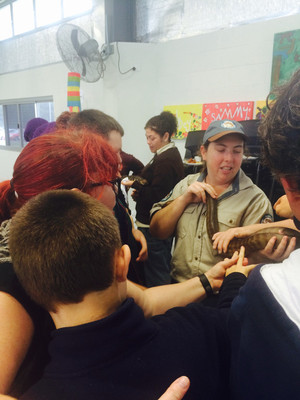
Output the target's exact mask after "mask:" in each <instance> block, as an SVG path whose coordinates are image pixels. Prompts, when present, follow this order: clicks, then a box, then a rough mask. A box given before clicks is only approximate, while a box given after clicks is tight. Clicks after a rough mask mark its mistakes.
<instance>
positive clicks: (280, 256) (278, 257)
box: [255, 236, 296, 262]
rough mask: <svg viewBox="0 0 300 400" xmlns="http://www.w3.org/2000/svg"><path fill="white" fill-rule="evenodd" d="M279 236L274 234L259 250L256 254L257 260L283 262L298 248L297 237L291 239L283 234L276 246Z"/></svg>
mask: <svg viewBox="0 0 300 400" xmlns="http://www.w3.org/2000/svg"><path fill="white" fill-rule="evenodd" d="M276 242H277V238H276V236H273V237H272V238H271V239H270V240H269V241H268V243H267V245H266V247H265V248H264V249H263V250H261V251H259V252H257V254H256V255H255V261H256V260H259V262H268V261H270V260H272V261H275V262H281V261H283V260H285V259H286V258H288V257H289V255H290V254H291V252H292V251H294V250H295V248H296V238H295V237H293V238H291V239H289V238H288V237H287V236H283V238H282V239H281V241H280V243H279V244H278V246H277V247H275V246H276Z"/></svg>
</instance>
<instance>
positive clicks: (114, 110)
mask: <svg viewBox="0 0 300 400" xmlns="http://www.w3.org/2000/svg"><path fill="white" fill-rule="evenodd" d="M299 25H300V14H298V15H296V16H290V17H285V18H280V19H277V20H270V21H266V22H259V23H256V24H251V25H244V26H240V27H235V28H231V29H228V30H222V31H218V32H212V33H208V34H203V35H200V36H196V37H192V38H188V39H182V40H176V41H170V42H165V43H159V44H147V43H119V51H120V68H121V70H122V71H126V70H128V69H129V68H131V67H133V66H135V67H136V71H131V72H129V73H128V74H125V75H122V74H120V73H119V71H118V54H117V51H116V45H114V54H113V55H111V56H110V57H109V58H108V60H107V61H106V72H105V76H104V79H101V80H100V81H98V82H96V83H86V82H81V93H82V95H83V99H82V106H83V108H98V109H101V110H103V111H105V112H107V113H110V114H111V115H113V116H114V117H115V118H117V119H118V120H119V122H120V123H121V124H122V125H123V127H124V129H125V136H124V140H123V143H124V144H123V148H124V150H125V151H127V152H130V153H133V154H134V155H135V156H136V157H138V158H140V159H141V160H142V161H143V162H147V161H148V160H149V159H150V158H151V153H150V151H149V150H148V147H147V144H146V141H145V137H144V129H143V127H144V125H145V122H146V121H147V120H148V119H149V118H150V117H152V116H153V115H156V114H158V113H159V112H161V111H162V108H163V106H164V105H171V104H193V103H210V102H223V101H247V100H248V101H255V100H264V99H265V98H266V96H267V94H268V92H269V88H270V78H271V67H272V52H273V39H274V34H275V33H277V32H284V31H288V30H294V29H298V28H299ZM67 72H68V71H67V68H66V67H65V65H64V64H63V63H60V64H54V65H51V66H47V67H43V68H37V69H33V70H27V71H23V72H18V73H13V74H6V75H0V100H1V99H18V98H24V97H35V96H49V95H52V96H53V99H54V107H55V115H56V116H58V115H59V114H60V113H61V112H62V111H64V110H66V109H67V107H66V91H67ZM176 144H177V145H178V148H179V149H180V151H181V154H182V155H183V154H184V141H180V140H177V141H176ZM14 159H15V152H11V151H4V150H0V179H4V178H9V177H10V176H11V172H12V164H13V162H14Z"/></svg>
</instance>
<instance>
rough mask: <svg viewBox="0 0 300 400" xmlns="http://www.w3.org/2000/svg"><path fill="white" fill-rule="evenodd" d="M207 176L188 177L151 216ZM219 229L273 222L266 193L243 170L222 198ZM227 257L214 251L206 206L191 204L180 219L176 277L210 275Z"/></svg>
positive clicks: (183, 278)
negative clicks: (214, 267) (207, 226)
mask: <svg viewBox="0 0 300 400" xmlns="http://www.w3.org/2000/svg"><path fill="white" fill-rule="evenodd" d="M204 178H205V174H203V173H202V174H199V173H198V174H194V175H188V176H187V177H186V178H185V179H183V180H182V181H180V182H179V183H178V184H177V185H176V186H175V187H174V189H173V191H172V192H171V193H170V194H169V195H168V196H167V197H165V198H164V199H163V200H162V201H160V202H159V203H156V204H154V205H153V207H152V209H151V213H150V214H151V215H153V214H154V213H155V212H156V211H159V210H160V209H161V208H162V207H163V205H164V203H165V202H166V201H171V200H175V199H176V198H177V197H179V196H180V195H182V194H183V193H184V192H185V191H186V190H187V188H188V186H189V185H190V184H191V183H193V182H195V181H196V180H199V181H203V180H204ZM218 220H219V230H220V231H226V230H227V229H229V228H234V227H237V226H244V225H251V224H256V223H262V222H264V221H265V220H268V222H270V221H272V220H273V209H272V206H271V203H270V201H269V200H268V198H267V196H266V195H265V194H264V192H263V191H262V190H261V189H259V188H258V187H257V186H256V185H255V184H254V183H253V182H252V180H251V179H250V178H249V177H247V176H246V175H245V173H244V172H243V171H242V170H240V171H239V173H238V174H237V176H236V178H235V179H234V181H233V183H232V184H231V185H230V186H229V187H228V188H227V190H226V191H225V192H224V193H222V195H221V196H220V197H219V198H218ZM222 259H223V257H220V256H219V255H218V254H217V251H216V250H213V248H212V243H211V241H210V239H209V238H208V234H207V230H206V205H205V204H204V203H202V202H201V203H192V204H189V205H188V206H187V207H186V209H185V210H184V212H183V214H182V215H181V217H180V218H179V220H178V222H177V226H176V231H175V247H174V252H173V257H172V261H171V267H172V272H171V275H172V277H173V278H174V279H175V280H176V281H178V282H182V281H185V280H187V279H189V278H192V277H194V276H197V275H199V274H201V273H204V272H206V271H207V270H208V269H210V268H211V267H212V266H214V265H215V264H216V263H217V262H219V261H221V260H222Z"/></svg>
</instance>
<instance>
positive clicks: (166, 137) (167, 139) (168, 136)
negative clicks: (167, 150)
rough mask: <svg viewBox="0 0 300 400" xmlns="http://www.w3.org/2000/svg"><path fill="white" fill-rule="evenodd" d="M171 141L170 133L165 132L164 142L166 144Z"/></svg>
mask: <svg viewBox="0 0 300 400" xmlns="http://www.w3.org/2000/svg"><path fill="white" fill-rule="evenodd" d="M170 139H171V137H170V134H169V132H165V133H164V136H163V141H164V142H169V140H170Z"/></svg>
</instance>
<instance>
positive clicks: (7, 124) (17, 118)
mask: <svg viewBox="0 0 300 400" xmlns="http://www.w3.org/2000/svg"><path fill="white" fill-rule="evenodd" d="M36 117H40V118H44V119H45V120H46V121H49V122H52V121H54V120H55V118H54V107H53V101H51V100H50V98H49V99H48V98H45V99H37V100H36V101H34V100H32V99H30V100H29V99H28V101H26V99H21V100H20V102H17V101H16V103H14V104H10V103H9V104H5V103H4V104H0V146H6V147H18V148H21V147H24V145H25V144H26V141H25V139H24V130H25V128H26V125H27V122H28V121H30V120H31V119H32V118H36Z"/></svg>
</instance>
